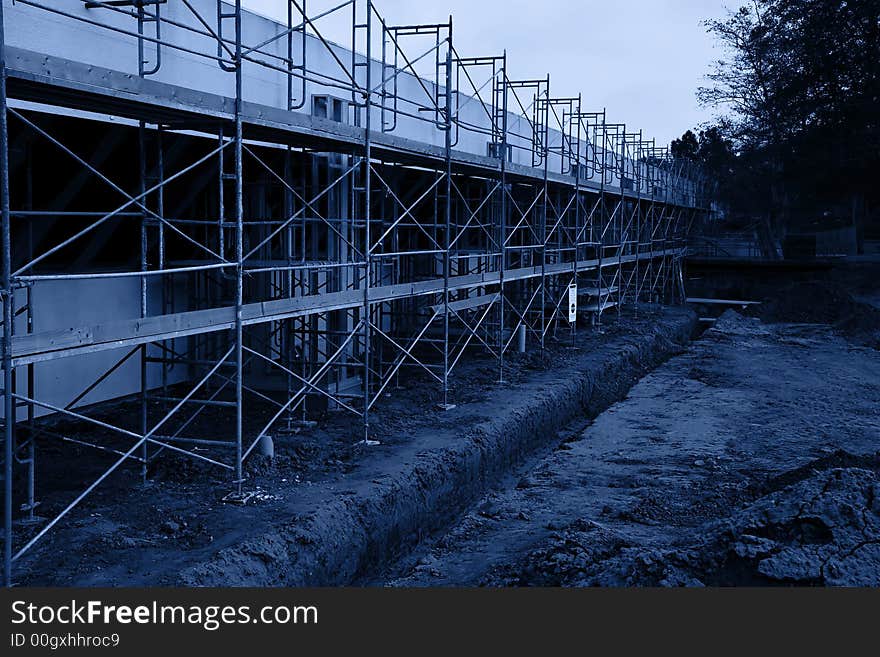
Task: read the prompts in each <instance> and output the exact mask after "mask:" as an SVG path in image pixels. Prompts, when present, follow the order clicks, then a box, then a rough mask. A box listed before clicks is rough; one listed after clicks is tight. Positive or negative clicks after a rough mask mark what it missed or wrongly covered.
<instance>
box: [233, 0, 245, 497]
mask: <svg viewBox="0 0 880 657" xmlns="http://www.w3.org/2000/svg"><path fill="white" fill-rule="evenodd" d="M242 74H243V71H242V57H241V0H235V261H236V268H235V272H236V276H235V484H236V488H237V490H238V492H239V494H240V493H241V485H242V483H243V473H242V391H243V388H242V386H243V382H242V378H243V376H244V367H243V362H242V348H243V344H242V343H243V338H244V329H243V326H242V306H243V305H244V181H243V179H242V176H243V169H242V125H241V104H242V99H241V94H242Z"/></svg>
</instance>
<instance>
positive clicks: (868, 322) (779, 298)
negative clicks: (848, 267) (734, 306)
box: [745, 281, 880, 349]
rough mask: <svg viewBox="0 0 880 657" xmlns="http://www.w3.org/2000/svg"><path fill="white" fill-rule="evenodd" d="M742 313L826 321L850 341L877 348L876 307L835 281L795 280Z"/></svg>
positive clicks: (772, 319)
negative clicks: (795, 281) (861, 300)
mask: <svg viewBox="0 0 880 657" xmlns="http://www.w3.org/2000/svg"><path fill="white" fill-rule="evenodd" d="M745 313H746V314H747V315H749V316H752V317H758V318H759V319H761V321H763V322H766V323H771V324H775V323H798V324H830V325H831V326H833V327H834V328H835V329H837V330H838V331H839V332H840V333H841V334H843V335H844V336H845V337H847V338H849V339H851V340H853V341H854V342H858V343H860V344H864V345H867V346H870V347H873V348H875V349H880V309H877V308H875V307H874V306H871V305H869V304H866V303H862V302H860V301H857V300H856V299H855V298H853V296H852V295H851V294H850V293H849V292H848V291H847V289H846V288H845V287H844V286H843V285H841V284H839V283H834V282H829V281H808V282H802V283H795V284H793V285H789V286H787V287H784V288H782V289H781V290H779V291H778V292H777V293H776V294H774V295H772V296H771V297H769V298H767V299H766V300H764V302H762V303H761V304H759V305H756V306H750V307H749V308H748V309H747V310H746V311H745Z"/></svg>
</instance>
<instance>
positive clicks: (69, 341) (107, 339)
mask: <svg viewBox="0 0 880 657" xmlns="http://www.w3.org/2000/svg"><path fill="white" fill-rule="evenodd" d="M674 255H681V250H680V249H666V250H664V251H655V252H654V253H653V254H647V253H642V254H640V255H636V254H631V255H624V256H620V258H619V259H618V258H611V259H604V260H602V261H599V260H597V259H594V260H582V261H580V262H579V263H578V266H577V270H578V271H579V272H583V271H590V270H594V269H597V268H599V267H600V266H601V267H616V266H618V264H630V263H634V262H637V261H640V260H641V261H644V260H649V259H651V258H661V257H666V256H674ZM572 271H573V267H572V263H556V264H551V265H547V266H546V267H545V269H544V272H543V275H545V276H554V275H559V274H566V273H570V272H572ZM540 276H542V271H541V267H540V266H536V267H522V268H519V269H510V270H507V271H505V272H504V281H505V283H510V282H513V281H517V280H525V279H530V278H537V277H540ZM499 282H500V274H499V272H486V273H482V274H467V275H463V276H452V277H450V279H449V290H451V291H458V290H466V289H471V288H476V287H484V286H491V285H497V284H498V283H499ZM443 290H444V281H443V279H434V280H429V281H418V282H415V283H398V284H395V285H383V286H379V287H371V288H370V290H369V300H370V302H371V303H384V302H388V301H395V300H397V299H404V298H412V297H417V296H424V295H429V294H438V293H442V292H443ZM490 296H491V295H490ZM363 303H364V292H363V290H360V289H353V290H343V291H341V292H327V293H323V294H314V295H308V296H301V297H292V298H289V299H275V300H272V301H260V302H256V303H248V304H244V305H243V306H242V321H243V324H244V325H246V326H248V325H254V324H262V323H266V322H272V321H279V320H283V319H290V318H293V317H302V316H306V315H315V314H318V313H325V312H332V311H335V310H347V309H351V308H358V307H360V306H362V305H363ZM449 305H450V309H453V303H450V304H449ZM439 307H440V308H441V309H442V308H443V305H442V304H441V305H440V306H439ZM462 308H464V306H463V307H462ZM234 326H235V308H234V307H232V306H229V307H223V308H210V309H206V310H193V311H188V312H180V313H172V314H167V315H155V316H152V317H144V318H142V319H141V318H137V319H126V320H118V321H113V322H106V323H104V324H98V325H94V326H79V327H71V328H67V329H56V330H52V331H40V332H36V333H30V334H27V335H19V336H15V337H13V339H12V359H13V365H14V366H16V367H18V366H21V365H28V364H30V363H37V362H41V361H46V360H54V359H56V358H64V357H67V356H75V355H78V354H84V353H92V352H96V351H106V350H109V349H117V348H120V347H131V346H134V345H138V344H147V343H150V342H159V341H163V340H173V339H175V338H181V337H186V336H190V335H199V334H204V333H212V332H215V331H223V330H226V329H231V328H233V327H234Z"/></svg>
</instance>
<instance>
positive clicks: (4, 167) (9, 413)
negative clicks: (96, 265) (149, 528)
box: [0, 2, 15, 586]
mask: <svg viewBox="0 0 880 657" xmlns="http://www.w3.org/2000/svg"><path fill="white" fill-rule="evenodd" d="M0 213H2V222H0V230H2V232H3V238H2V240H3V280H2V284H3V583H4V585H5V586H12V452H13V441H14V440H15V421H14V419H15V418H14V417H13V400H12V320H13V314H14V311H13V297H12V236H11V235H10V225H9V125H8V117H7V114H6V40H5V33H4V21H3V3H2V2H0Z"/></svg>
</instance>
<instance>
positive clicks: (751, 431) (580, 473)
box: [382, 282, 880, 586]
mask: <svg viewBox="0 0 880 657" xmlns="http://www.w3.org/2000/svg"><path fill="white" fill-rule="evenodd" d="M861 298H862V299H870V298H871V295H870V294H866V295H863V296H862V297H861ZM750 310H751V313H750V314H753V315H756V316H755V317H745V316H743V315H740V314H737V313H736V312H734V311H732V310H728V311H727V312H726V313H725V314H724V315H723V316H722V317H721V318H720V319H719V320H718V321H717V322H716V323H715V325H714V327H713V328H712V329H710V330H708V331H707V332H706V333H704V334H703V336H702V337H701V338H700V339H698V340H696V341H695V342H693V343H692V344H691V346H690V347H689V349H688V350H687V351H686V352H685V353H683V354H681V355H678V356H676V357H674V358H672V359H671V360H669V361H668V362H667V363H665V364H664V365H662V366H660V367H659V368H657V369H656V370H654V371H653V372H651V373H650V374H648V375H647V376H646V377H644V378H643V379H642V380H641V381H640V382H639V383H638V384H636V385H635V386H634V387H633V389H632V390H631V391H630V393H629V395H628V396H627V398H626V399H624V400H623V401H621V402H618V403H616V404H614V405H613V406H612V407H611V408H609V409H608V410H607V411H605V412H604V413H602V414H601V415H599V416H598V417H597V418H596V419H595V421H594V422H592V423H591V424H590V425H589V426H587V427H586V428H582V427H578V426H573V427H572V430H571V431H570V433H569V435H568V437H567V438H566V439H565V440H564V441H563V442H561V444H560V445H559V446H558V447H557V448H556V449H555V450H554V451H553V453H552V454H549V455H547V456H546V457H544V458H542V459H540V460H538V461H536V462H535V463H532V464H530V465H529V466H528V467H527V468H524V469H523V470H522V471H520V472H519V473H517V475H516V476H513V477H511V478H510V479H509V481H508V485H507V486H506V487H504V488H503V489H500V490H497V491H495V492H493V493H491V494H490V495H487V496H485V497H484V498H483V499H482V500H481V501H480V502H479V503H478V504H476V505H475V506H474V507H473V508H472V509H471V511H470V512H469V513H468V514H467V515H466V516H465V517H464V518H463V519H462V520H461V521H460V522H458V523H457V524H456V525H455V526H454V527H453V528H452V529H451V530H450V531H448V532H447V533H445V534H444V535H443V536H441V537H438V538H437V540H435V541H434V542H433V543H432V544H430V545H426V546H425V547H424V549H422V550H420V551H419V552H418V553H416V554H414V555H413V556H412V558H411V559H409V560H408V562H407V563H406V564H403V565H401V566H400V567H398V568H396V569H395V570H393V571H389V572H387V573H386V574H385V576H384V578H382V581H383V582H384V583H387V584H390V585H393V586H437V585H489V586H510V585H515V586H632V585H637V586H643V585H644V586H682V585H683V586H702V585H722V586H741V585H844V586H878V585H880V352H878V351H877V350H876V347H877V346H878V337H880V333H878V329H880V322H878V321H877V318H878V316H880V311H878V310H877V309H876V308H873V307H871V306H870V305H863V304H862V303H859V302H856V301H854V300H853V299H852V297H850V296H849V295H848V293H847V292H846V291H845V290H844V289H843V288H842V287H841V286H839V285H836V284H831V283H825V282H823V283H820V282H809V283H803V284H797V285H793V286H790V287H787V288H785V289H783V290H781V291H779V292H777V293H776V294H775V295H773V296H772V298H771V299H769V300H768V301H767V302H765V303H764V304H762V305H761V306H755V307H752V308H751V309H750ZM762 318H763V321H762Z"/></svg>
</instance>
